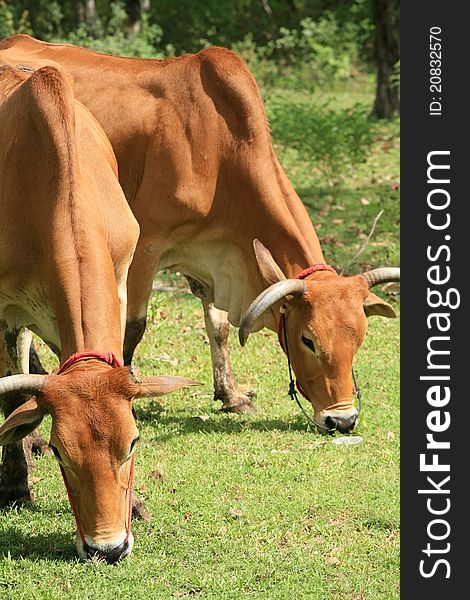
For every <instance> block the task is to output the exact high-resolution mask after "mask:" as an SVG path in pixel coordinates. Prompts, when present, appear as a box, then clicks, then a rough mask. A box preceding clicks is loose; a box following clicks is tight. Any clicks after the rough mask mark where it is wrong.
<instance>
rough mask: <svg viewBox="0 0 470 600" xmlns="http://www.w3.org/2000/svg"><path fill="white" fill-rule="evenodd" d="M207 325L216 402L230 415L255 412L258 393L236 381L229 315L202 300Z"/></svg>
mask: <svg viewBox="0 0 470 600" xmlns="http://www.w3.org/2000/svg"><path fill="white" fill-rule="evenodd" d="M202 304H203V307H204V321H205V324H206V331H207V335H208V337H209V344H210V349H211V358H212V372H213V377H214V400H221V401H222V410H223V411H226V412H235V413H246V412H252V411H253V410H254V409H255V406H254V404H253V398H255V397H256V392H255V390H243V389H242V388H241V387H239V385H238V383H237V382H236V381H235V377H234V375H233V372H232V366H231V364H230V358H229V347H228V339H229V333H230V323H229V322H228V319H227V313H226V312H225V311H222V310H219V309H217V308H215V307H214V305H213V304H212V303H209V302H207V301H205V300H202Z"/></svg>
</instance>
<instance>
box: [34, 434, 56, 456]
mask: <svg viewBox="0 0 470 600" xmlns="http://www.w3.org/2000/svg"><path fill="white" fill-rule="evenodd" d="M31 436H32V440H31V452H32V453H33V454H34V456H46V454H51V453H52V450H51V449H50V447H49V444H48V443H47V442H46V440H45V439H44V438H43V437H42V436H40V435H39V434H38V433H35V432H33V433H32V434H31Z"/></svg>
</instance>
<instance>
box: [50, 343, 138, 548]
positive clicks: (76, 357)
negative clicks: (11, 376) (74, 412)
mask: <svg viewBox="0 0 470 600" xmlns="http://www.w3.org/2000/svg"><path fill="white" fill-rule="evenodd" d="M85 360H101V361H103V362H105V363H107V364H108V365H111V366H112V367H122V366H123V364H122V362H121V361H120V360H119V359H118V358H117V357H116V356H115V355H114V354H113V353H112V352H107V353H106V354H102V353H100V352H94V351H87V352H76V353H75V354H72V356H70V357H69V358H68V359H67V360H66V361H65V362H64V363H63V364H62V365H61V367H60V369H59V370H58V372H57V374H58V375H60V374H61V373H63V372H64V371H66V370H67V369H68V368H69V367H71V366H72V365H73V364H75V363H77V362H82V361H85ZM134 462H135V454H133V455H132V458H131V470H130V475H129V504H128V509H127V523H126V538H125V540H124V542H127V541H128V539H129V535H130V533H131V520H132V499H133V495H134ZM59 467H60V472H61V473H62V477H63V479H64V484H65V489H66V490H67V495H68V497H69V502H70V507H71V508H72V512H73V516H74V517H75V522H76V524H77V531H78V534H79V536H80V539H81V540H82V543H83V545H86V541H85V535H84V533H83V529H82V526H81V523H80V515H79V513H78V508H77V506H76V504H75V499H74V495H73V492H72V490H71V488H70V486H69V483H68V481H67V478H66V476H65V470H64V467H63V466H62V465H60V464H59Z"/></svg>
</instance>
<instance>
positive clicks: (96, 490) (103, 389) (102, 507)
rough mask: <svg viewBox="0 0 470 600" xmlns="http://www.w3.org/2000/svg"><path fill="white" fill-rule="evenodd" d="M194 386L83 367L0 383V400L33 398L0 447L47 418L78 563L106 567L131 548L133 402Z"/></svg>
mask: <svg viewBox="0 0 470 600" xmlns="http://www.w3.org/2000/svg"><path fill="white" fill-rule="evenodd" d="M193 384H195V382H194V381H191V380H189V379H185V378H183V377H140V378H139V377H138V376H137V375H136V373H135V372H134V371H133V370H132V369H128V368H126V367H120V368H111V367H108V366H103V364H102V363H96V364H91V361H87V364H86V366H84V364H83V363H81V364H77V365H76V366H75V368H71V369H69V370H67V371H66V372H64V373H63V374H61V375H13V376H10V377H4V378H3V379H0V394H5V393H19V392H23V393H30V394H35V396H34V397H33V398H31V399H30V400H28V401H27V402H25V403H24V404H23V405H22V406H20V407H19V408H18V409H16V410H15V411H14V412H13V413H12V414H11V415H10V416H9V417H8V418H7V419H6V421H5V422H4V423H3V425H2V426H1V427H0V444H1V445H5V444H9V443H11V442H14V441H16V440H19V439H21V438H23V437H24V436H26V435H27V434H28V433H30V432H31V431H32V430H33V429H34V428H35V427H37V426H38V425H39V423H40V422H41V420H42V419H43V417H44V415H46V414H49V415H51V417H52V429H51V438H50V446H51V448H52V450H53V452H54V454H55V456H56V458H57V460H58V462H59V465H60V468H61V471H62V474H63V476H64V481H65V484H66V487H67V491H68V493H69V499H70V503H71V506H72V510H73V512H74V515H75V519H76V522H77V538H76V545H77V551H78V554H79V556H80V557H81V558H87V557H91V556H95V555H97V556H98V557H101V558H104V559H105V560H106V561H107V562H110V563H112V562H116V561H118V560H120V559H122V558H125V557H126V556H127V555H128V554H129V553H130V552H131V550H132V546H133V542H134V540H133V536H132V533H131V531H130V516H131V515H130V511H131V501H132V472H133V454H134V451H135V445H136V442H137V439H138V430H137V426H136V423H135V419H134V416H133V411H132V400H133V398H141V397H152V396H161V395H163V394H167V393H169V392H172V391H173V390H177V389H179V388H181V387H183V386H186V385H193Z"/></svg>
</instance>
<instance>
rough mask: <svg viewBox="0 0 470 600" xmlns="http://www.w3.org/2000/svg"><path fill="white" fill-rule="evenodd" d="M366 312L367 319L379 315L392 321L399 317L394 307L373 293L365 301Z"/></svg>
mask: <svg viewBox="0 0 470 600" xmlns="http://www.w3.org/2000/svg"><path fill="white" fill-rule="evenodd" d="M364 312H365V313H366V317H371V316H373V315H379V316H381V317H389V318H390V319H394V318H395V317H396V316H397V313H396V312H395V309H394V308H393V306H391V305H390V304H388V302H385V300H382V298H379V297H378V296H376V295H375V294H373V293H372V292H369V294H368V295H367V298H366V299H365V300H364Z"/></svg>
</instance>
